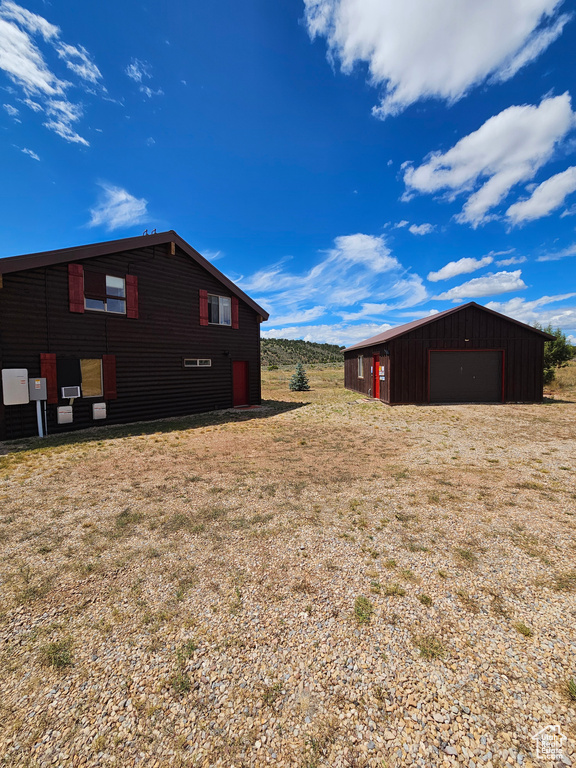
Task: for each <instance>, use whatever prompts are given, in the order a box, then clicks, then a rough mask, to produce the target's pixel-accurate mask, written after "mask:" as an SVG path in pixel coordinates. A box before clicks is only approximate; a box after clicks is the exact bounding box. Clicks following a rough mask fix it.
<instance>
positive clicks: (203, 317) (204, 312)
mask: <svg viewBox="0 0 576 768" xmlns="http://www.w3.org/2000/svg"><path fill="white" fill-rule="evenodd" d="M200 325H208V291H203V290H202V289H200Z"/></svg>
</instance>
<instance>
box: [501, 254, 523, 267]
mask: <svg viewBox="0 0 576 768" xmlns="http://www.w3.org/2000/svg"><path fill="white" fill-rule="evenodd" d="M525 261H526V256H511V257H510V258H509V259H501V260H500V261H497V262H496V266H497V267H511V266H512V265H513V264H524V262H525Z"/></svg>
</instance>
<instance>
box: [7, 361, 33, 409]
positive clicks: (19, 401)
mask: <svg viewBox="0 0 576 768" xmlns="http://www.w3.org/2000/svg"><path fill="white" fill-rule="evenodd" d="M2 397H3V403H4V405H25V404H26V403H29V402H30V395H29V392H28V369H27V368H3V369H2Z"/></svg>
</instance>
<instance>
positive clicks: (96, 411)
mask: <svg viewBox="0 0 576 768" xmlns="http://www.w3.org/2000/svg"><path fill="white" fill-rule="evenodd" d="M92 418H93V419H105V418H106V403H92Z"/></svg>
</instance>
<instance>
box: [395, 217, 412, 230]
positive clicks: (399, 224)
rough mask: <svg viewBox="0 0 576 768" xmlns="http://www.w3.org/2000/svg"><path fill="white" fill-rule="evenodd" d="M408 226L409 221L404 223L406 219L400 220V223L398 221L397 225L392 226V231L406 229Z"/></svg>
mask: <svg viewBox="0 0 576 768" xmlns="http://www.w3.org/2000/svg"><path fill="white" fill-rule="evenodd" d="M408 224H410V222H409V221H406V219H402V221H399V222H398V223H397V224H394V229H402V228H403V227H407V226H408Z"/></svg>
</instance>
